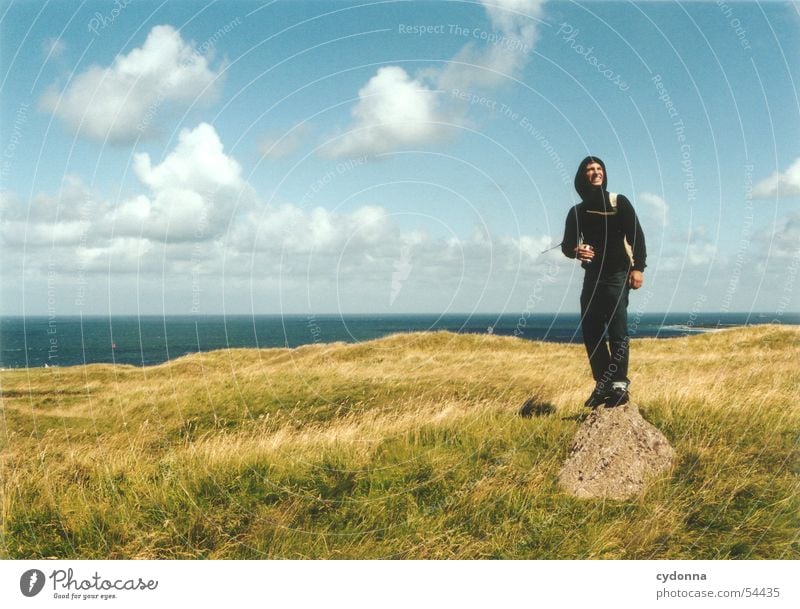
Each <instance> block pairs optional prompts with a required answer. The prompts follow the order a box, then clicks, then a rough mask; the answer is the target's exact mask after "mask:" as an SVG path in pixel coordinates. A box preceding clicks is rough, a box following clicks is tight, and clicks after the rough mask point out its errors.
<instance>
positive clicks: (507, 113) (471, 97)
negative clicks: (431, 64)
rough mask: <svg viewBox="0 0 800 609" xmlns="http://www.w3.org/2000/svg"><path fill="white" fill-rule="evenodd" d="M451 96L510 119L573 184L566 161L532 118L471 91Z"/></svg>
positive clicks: (460, 90)
mask: <svg viewBox="0 0 800 609" xmlns="http://www.w3.org/2000/svg"><path fill="white" fill-rule="evenodd" d="M450 95H451V97H453V98H455V99H459V100H461V101H465V102H469V104H470V105H471V106H479V107H482V108H486V109H487V110H491V111H492V112H497V113H498V114H499V115H500V116H502V117H504V118H507V119H509V120H510V121H511V122H513V123H516V124H517V125H518V126H519V127H520V128H521V129H522V130H523V131H525V132H526V133H528V134H529V135H531V136H532V137H533V138H534V139H535V140H536V142H537V143H538V144H539V146H541V148H542V150H544V151H545V152H546V153H547V156H549V157H550V160H551V161H552V162H553V166H554V167H555V169H556V171H558V175H559V177H560V178H561V181H562V182H563V183H564V184H569V183H571V182H572V178H571V177H570V175H569V172H568V171H567V168H566V166H565V165H564V161H563V160H562V159H561V155H559V154H558V152H557V151H556V149H555V147H554V146H553V144H552V143H551V142H550V140H549V139H548V138H547V137H546V136H545V135H544V134H543V133H542V132H541V131H540V130H539V129H538V128H537V127H536V125H534V123H533V121H532V120H531V119H530V118H528V117H527V116H525V115H524V114H521V113H519V112H517V111H516V110H514V109H513V108H512V107H511V106H509V105H508V104H505V103H503V102H501V101H499V100H497V99H493V98H491V97H487V96H485V95H480V94H477V93H473V92H471V91H464V90H462V89H452V90H451V91H450Z"/></svg>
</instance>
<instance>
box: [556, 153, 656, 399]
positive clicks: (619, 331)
mask: <svg viewBox="0 0 800 609" xmlns="http://www.w3.org/2000/svg"><path fill="white" fill-rule="evenodd" d="M607 184H608V176H607V174H606V166H605V164H604V163H603V161H601V160H600V159H598V158H597V157H592V156H589V157H586V158H585V159H583V161H582V162H581V164H580V166H579V167H578V172H577V173H576V174H575V190H577V191H578V194H579V195H580V197H581V202H580V203H579V204H578V205H576V206H574V207H573V208H572V209H570V211H569V213H568V214H567V221H566V224H565V226H564V239H563V241H562V242H561V251H562V252H563V253H564V255H565V256H567V257H568V258H577V259H578V260H580V261H581V266H582V267H583V268H584V269H585V271H586V272H585V274H584V278H583V291H582V292H581V330H582V332H583V342H584V344H585V345H586V352H587V354H588V355H589V365H590V366H591V368H592V376H593V377H594V380H595V388H594V391H592V394H591V395H590V396H589V399H588V400H586V404H585V405H586V406H588V407H591V408H596V407H597V406H599V405H601V404H605V405H606V406H607V407H613V406H619V405H622V404H625V403H627V402H628V400H629V395H628V385H629V384H630V379H628V351H629V336H628V291H629V290H630V289H631V288H633V289H634V290H638V289H639V288H640V287H642V282H643V281H644V277H643V275H642V272H643V271H644V268H645V260H646V258H647V250H646V249H645V243H644V233H643V232H642V227H641V226H640V225H639V220H638V219H637V218H636V212H635V211H634V209H633V205H631V202H630V201H628V199H626V198H625V197H624V196H622V195H615V194H612V193H609V192H608V191H607V190H606V186H607ZM606 334H607V335H608V339H606Z"/></svg>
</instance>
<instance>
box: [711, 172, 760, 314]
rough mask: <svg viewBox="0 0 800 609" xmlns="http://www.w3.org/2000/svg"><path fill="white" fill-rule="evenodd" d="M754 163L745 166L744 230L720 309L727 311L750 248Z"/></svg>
mask: <svg viewBox="0 0 800 609" xmlns="http://www.w3.org/2000/svg"><path fill="white" fill-rule="evenodd" d="M753 169H754V166H753V165H745V166H744V211H743V213H742V216H741V217H742V231H741V237H740V239H739V247H738V248H737V250H736V262H735V264H734V267H733V273H732V275H731V279H730V281H729V282H728V288H727V289H726V290H725V296H723V298H722V304H721V305H720V308H719V310H720V311H722V312H723V313H727V312H728V311H730V308H731V300H733V295H734V294H735V293H736V290H737V289H738V287H739V281H741V278H742V268H744V264H745V254H746V253H747V250H748V249H750V233H751V232H752V229H753V215H754V214H753Z"/></svg>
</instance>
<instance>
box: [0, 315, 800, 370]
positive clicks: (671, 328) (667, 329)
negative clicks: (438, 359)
mask: <svg viewBox="0 0 800 609" xmlns="http://www.w3.org/2000/svg"><path fill="white" fill-rule="evenodd" d="M766 325H774V326H775V327H777V328H779V327H782V326H783V327H797V326H800V324H797V323H789V324H768V323H766V322H764V323H750V324H729V325H725V326H721V325H717V326H710V325H708V324H705V325H701V324H696V325H689V324H672V325H665V326H662V327H661V328H660V330H661V333H659V334H656V335H652V334H648V333H638V332H636V331H634V330H636V328H632V330H631V340H633V341H639V340H641V339H656V340H659V341H661V340H668V339H679V338H690V337H694V336H700V335H702V334H715V333H720V332H723V331H730V330H741V329H745V328H750V327H759V326H766ZM487 330H488V328H487V329H484V330H483V331H477V330H474V329H465V330H461V331H453V330H452V329H448V328H433V329H428V330H423V329H414V330H396V331H391V332H385V333H382V334H380V335H377V336H373V337H370V338H366V339H363V340H353V339H352V337H351V340H343V339H342V338H339V339H334V340H327V341H325V340H311V341H305V342H302V343H300V344H295V345H291V346H290V345H285V344H284V345H274V344H264V343H261V344H223V345H211V346H207V347H205V348H203V346H202V345H201V346H200V348H186V346H183V347H182V348H181V346H180V345H178V346H176V345H175V344H173V345H172V346H171V347H172V348H170V346H169V345H167V350H166V351H165V353H164V354H165V355H166V356H167V357H158V356H156V357H155V358H154V359H151V360H147V359H145V355H144V354H145V351H146V349H145V347H144V346H143V345H141V344H135V345H133V347H132V348H131V347H130V346H127V347H125V349H124V350H121V349H118V348H117V346H116V343H112V344H113V345H114V347H113V349H108V348H106V349H105V351H104V352H102V353H99V354H98V353H97V352H96V353H94V355H93V357H91V358H90V357H87V353H86V351H83V352H81V354H80V355H81V360H82V361H74V359H73V360H72V361H67V363H63V361H59V357H55V358H47V359H45V360H44V361H42V360H39V362H38V363H35V364H34V365H24V363H28V362H25V361H24V360H23V359H21V357H19V356H18V359H17V360H16V361H18V362H20V363H23V365H16V366H13V365H12V366H9V365H2V366H0V371H9V370H26V369H28V370H32V369H37V368H72V367H76V366H85V365H92V364H100V365H109V364H110V365H125V366H130V365H132V366H135V367H148V366H157V365H160V364H164V363H167V362H170V361H174V360H177V359H179V358H182V357H185V356H187V355H192V354H196V353H209V352H214V351H224V350H247V349H257V350H270V349H298V348H301V347H307V346H309V345H316V346H319V347H325V346H330V345H334V344H337V343H338V344H342V343H344V344H352V345H355V344H364V343H367V342H372V341H376V340H381V339H384V338H389V337H392V336H397V335H410V334H418V335H425V334H436V333H440V332H449V333H451V334H453V335H454V336H457V335H473V336H487V337H489V336H497V337H507V338H513V337H514V336H513V334H510V333H509V332H507V331H506V332H498V333H495V332H489V331H487ZM518 338H521V339H522V340H525V341H529V342H533V343H546V344H572V345H582V341H581V336H580V334H579V333H578V332H577V331H576V332H574V333H573V336H572V337H571V338H570V339H568V340H565V339H563V338H561V339H558V338H543V337H526V336H519V337H518ZM149 349H150V350H151V351H155V350H154V349H153V348H152V347H149ZM8 351H9V350H8V349H6V347H3V352H4V355H6V356H7V353H8ZM132 351H135V352H136V354H138V357H139V358H141V360H139V359H138V358H136V359H134V360H133V361H132V360H131V357H130V356H131V352H132ZM159 353H160V352H159ZM103 354H105V356H104V355H103ZM5 359H6V358H5V357H4V361H3V364H5Z"/></svg>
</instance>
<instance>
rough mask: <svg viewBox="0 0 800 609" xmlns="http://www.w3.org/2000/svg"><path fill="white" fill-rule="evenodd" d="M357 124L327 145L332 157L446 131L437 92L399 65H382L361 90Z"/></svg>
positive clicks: (412, 142) (384, 149)
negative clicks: (442, 123)
mask: <svg viewBox="0 0 800 609" xmlns="http://www.w3.org/2000/svg"><path fill="white" fill-rule="evenodd" d="M358 98H359V99H358V103H357V104H356V106H355V107H354V108H353V111H352V115H353V125H352V126H351V127H350V129H349V130H348V131H347V132H346V133H344V134H343V135H342V136H340V137H339V138H338V139H336V140H334V141H332V142H330V143H329V144H328V145H326V146H325V147H324V151H323V152H324V154H326V155H328V156H332V157H346V156H358V155H362V154H379V153H381V152H387V151H389V150H395V149H398V148H403V147H406V146H415V145H419V144H424V143H427V142H430V141H431V140H434V139H436V138H437V137H440V136H441V135H442V132H443V129H442V125H440V124H439V123H440V121H442V118H441V117H440V116H439V115H438V112H437V104H436V94H435V93H434V92H433V91H431V90H430V89H428V88H427V87H426V86H425V85H423V84H422V83H421V82H420V81H418V80H414V79H412V78H411V77H410V76H409V75H408V73H407V72H406V71H405V70H404V69H403V68H400V67H398V66H386V67H383V68H380V69H379V70H378V72H377V74H375V76H373V77H372V78H371V79H370V80H369V82H367V84H366V85H365V86H364V87H363V88H362V89H361V90H360V91H359V92H358Z"/></svg>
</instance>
